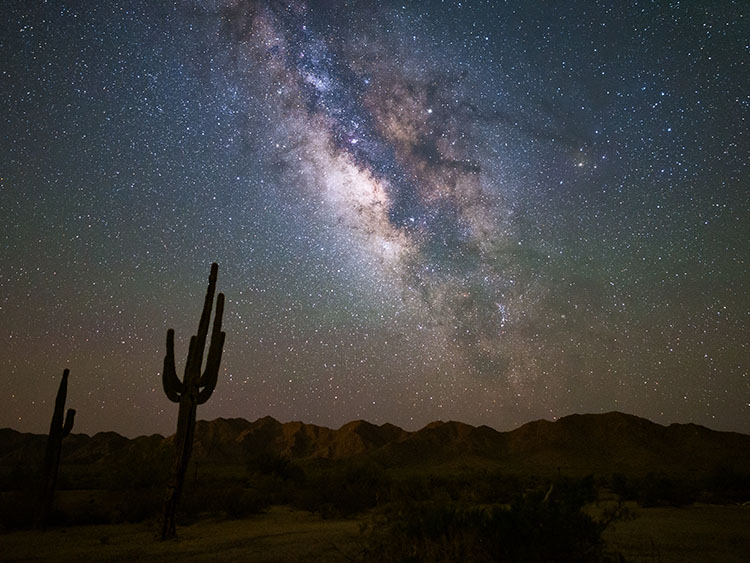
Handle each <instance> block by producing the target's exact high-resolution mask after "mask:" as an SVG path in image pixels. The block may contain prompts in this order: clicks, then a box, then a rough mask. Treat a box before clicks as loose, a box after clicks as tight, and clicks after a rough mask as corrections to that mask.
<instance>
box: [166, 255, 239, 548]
mask: <svg viewBox="0 0 750 563" xmlns="http://www.w3.org/2000/svg"><path fill="white" fill-rule="evenodd" d="M218 272H219V266H218V265H217V264H212V265H211V274H210V276H209V278H208V289H207V290H206V300H205V302H204V304H203V312H202V313H201V320H200V323H199V324H198V334H197V335H195V336H193V337H191V338H190V349H189V351H188V358H187V363H186V364H185V375H184V376H183V378H182V381H180V380H179V378H178V377H177V373H176V370H175V361H174V330H172V329H169V330H168V331H167V355H166V356H164V370H163V372H162V384H163V386H164V393H165V394H166V395H167V397H168V398H169V400H170V401H173V402H175V403H179V404H180V410H179V414H178V416H177V433H176V434H175V449H176V453H175V459H174V463H173V464H172V472H171V475H170V479H169V483H168V484H167V494H166V497H165V499H164V521H163V523H162V529H161V538H162V539H163V540H164V539H167V538H171V537H174V536H175V534H176V529H175V513H176V512H177V504H178V503H179V500H180V495H181V493H182V486H183V484H184V482H185V472H186V471H187V466H188V462H189V461H190V454H191V453H192V450H193V434H194V433H195V415H196V411H197V406H198V405H202V404H203V403H205V402H206V401H208V399H209V398H210V397H211V394H212V393H213V391H214V389H215V388H216V380H217V378H218V376H219V365H220V364H221V354H222V351H223V350H224V338H225V336H226V335H225V334H224V333H223V332H222V331H221V320H222V317H223V315H224V294H223V293H220V294H219V296H218V297H217V299H216V314H215V315H214V326H213V330H212V331H211V343H210V344H209V348H208V358H207V360H206V368H205V370H204V371H203V374H202V375H201V366H202V365H203V350H204V348H205V346H206V336H207V335H208V325H209V323H210V320H211V309H212V307H213V301H214V293H215V292H216V278H217V277H218Z"/></svg>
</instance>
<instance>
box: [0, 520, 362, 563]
mask: <svg viewBox="0 0 750 563" xmlns="http://www.w3.org/2000/svg"><path fill="white" fill-rule="evenodd" d="M358 535H359V523H358V522H357V521H355V520H323V519H321V518H320V517H318V516H315V515H312V514H310V513H309V512H303V511H295V510H290V509H288V508H284V507H274V508H273V509H271V510H270V511H269V512H268V513H266V514H263V515H261V516H256V517H252V518H245V519H242V520H201V521H199V522H196V523H194V524H192V525H190V526H185V527H180V528H179V529H178V537H177V539H176V540H171V541H166V542H161V541H158V539H157V537H156V536H157V529H156V526H155V525H154V524H153V523H151V524H146V523H141V524H119V525H102V526H75V527H65V528H52V529H50V530H48V531H47V532H45V533H40V532H34V531H23V532H13V533H9V534H3V535H1V536H0V544H2V546H3V547H2V550H3V553H2V555H0V558H1V559H2V560H3V561H179V562H181V563H184V562H186V561H207V560H210V561H215V562H225V561H227V562H228V561H254V562H260V563H263V562H265V563H271V562H281V561H284V562H287V561H288V562H294V561H300V562H302V561H304V562H308V561H309V562H311V563H315V562H321V563H322V562H331V563H336V562H338V561H342V562H343V561H351V560H352V558H353V556H354V554H355V553H356V551H357V549H358V546H357V541H358Z"/></svg>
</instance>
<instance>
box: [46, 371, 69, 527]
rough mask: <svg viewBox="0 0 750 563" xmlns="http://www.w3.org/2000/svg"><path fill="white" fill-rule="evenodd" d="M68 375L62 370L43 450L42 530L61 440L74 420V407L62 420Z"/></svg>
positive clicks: (54, 477) (55, 480) (52, 491)
mask: <svg viewBox="0 0 750 563" xmlns="http://www.w3.org/2000/svg"><path fill="white" fill-rule="evenodd" d="M68 375H70V370H67V369H66V370H64V371H63V376H62V380H61V381H60V386H59V388H58V389H57V397H56V398H55V410H54V412H53V414H52V422H51V423H50V426H49V436H48V437H47V448H46V449H45V452H44V465H43V466H42V490H41V497H40V501H39V514H38V516H37V519H36V527H37V528H40V529H42V530H44V529H45V528H46V527H47V519H48V518H49V515H50V512H51V511H52V502H53V500H54V496H55V485H56V484H57V474H58V471H59V468H60V453H61V452H62V440H63V438H65V436H67V435H68V434H70V431H71V430H72V429H73V421H74V420H75V416H76V411H75V409H68V412H67V413H66V414H65V421H64V422H63V412H64V411H65V399H66V398H67V395H68Z"/></svg>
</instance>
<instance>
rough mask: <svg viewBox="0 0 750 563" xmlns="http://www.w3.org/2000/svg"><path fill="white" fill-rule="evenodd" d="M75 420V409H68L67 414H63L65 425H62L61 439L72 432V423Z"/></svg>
mask: <svg viewBox="0 0 750 563" xmlns="http://www.w3.org/2000/svg"><path fill="white" fill-rule="evenodd" d="M75 418H76V410H75V409H68V412H67V413H65V424H63V428H62V437H63V438H65V436H67V435H68V434H70V431H71V430H73V422H74V421H75Z"/></svg>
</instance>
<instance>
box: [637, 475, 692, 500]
mask: <svg viewBox="0 0 750 563" xmlns="http://www.w3.org/2000/svg"><path fill="white" fill-rule="evenodd" d="M697 496H698V492H697V490H696V488H695V486H694V485H693V484H692V483H690V482H688V480H687V479H678V478H674V477H669V476H667V475H664V474H661V473H649V474H648V475H646V476H645V477H644V478H643V479H640V480H639V481H638V482H637V497H636V500H637V501H638V504H640V505H641V506H644V507H649V506H664V505H667V506H684V505H687V504H690V503H692V502H694V501H695V499H696V497H697Z"/></svg>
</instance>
